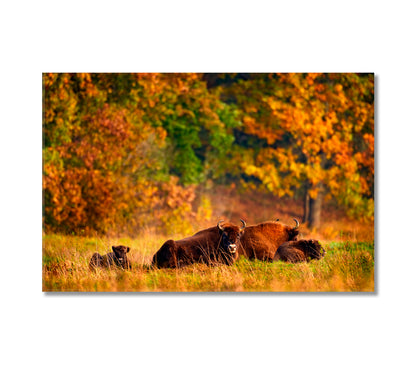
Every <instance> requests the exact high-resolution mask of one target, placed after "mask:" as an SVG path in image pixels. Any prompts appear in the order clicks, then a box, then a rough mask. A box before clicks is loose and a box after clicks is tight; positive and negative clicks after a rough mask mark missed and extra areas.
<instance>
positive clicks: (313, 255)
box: [273, 240, 326, 262]
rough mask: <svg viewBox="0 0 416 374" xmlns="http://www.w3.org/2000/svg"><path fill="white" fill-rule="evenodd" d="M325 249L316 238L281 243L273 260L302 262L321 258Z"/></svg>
mask: <svg viewBox="0 0 416 374" xmlns="http://www.w3.org/2000/svg"><path fill="white" fill-rule="evenodd" d="M325 253H326V252H325V250H324V249H323V248H322V246H321V244H320V243H319V242H318V241H317V240H297V241H290V242H286V243H283V244H282V245H281V246H280V247H279V248H278V249H277V251H276V253H275V255H274V258H273V260H274V261H278V260H280V261H286V262H302V261H309V260H313V259H318V260H319V259H321V258H322V257H324V256H325Z"/></svg>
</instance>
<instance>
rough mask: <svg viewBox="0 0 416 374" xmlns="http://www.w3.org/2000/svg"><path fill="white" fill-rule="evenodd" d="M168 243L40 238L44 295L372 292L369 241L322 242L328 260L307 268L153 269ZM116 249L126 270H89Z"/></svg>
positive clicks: (241, 264)
mask: <svg viewBox="0 0 416 374" xmlns="http://www.w3.org/2000/svg"><path fill="white" fill-rule="evenodd" d="M166 239H168V238H167V237H163V236H159V235H155V234H150V233H149V234H147V235H143V236H141V237H140V238H136V239H132V238H128V237H125V238H123V237H121V238H104V237H94V238H92V237H80V236H63V235H57V234H52V235H47V234H44V236H43V259H42V271H43V291H84V292H92V291H104V292H114V291H123V292H130V291H133V292H134V291H144V292H163V291H170V292H183V291H191V292H211V291H223V292H234V291H237V292H251V291H266V292H270V291H278V292H282V291H283V292H285V291H288V292H294V291H300V292H306V291H314V292H315V291H322V292H331V291H355V292H356V291H367V292H371V291H374V243H373V242H360V241H355V242H354V241H325V240H322V241H321V242H322V244H323V246H324V248H325V250H326V251H327V254H326V256H325V257H324V258H323V259H321V260H319V261H317V260H313V261H311V262H309V263H298V264H289V263H284V262H280V261H279V262H274V263H267V262H262V261H249V260H247V259H245V258H240V259H238V261H237V262H236V263H235V264H234V265H232V266H226V265H221V266H218V267H210V266H207V265H203V264H194V265H191V266H188V267H185V268H182V269H152V268H151V267H150V266H149V264H150V262H151V259H152V256H153V254H154V252H155V251H156V250H157V249H158V248H159V247H160V246H161V244H163V242H164V241H165V240H166ZM118 244H120V245H127V246H129V247H130V248H131V250H130V253H129V254H128V255H129V258H130V260H131V262H132V269H131V270H130V271H125V270H121V269H97V270H93V271H91V270H90V269H89V267H88V263H89V260H90V258H91V256H92V254H93V253H94V252H99V253H101V254H104V253H107V252H110V251H111V245H118Z"/></svg>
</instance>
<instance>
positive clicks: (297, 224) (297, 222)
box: [293, 218, 299, 229]
mask: <svg viewBox="0 0 416 374" xmlns="http://www.w3.org/2000/svg"><path fill="white" fill-rule="evenodd" d="M293 220H294V221H295V222H296V226H295V227H294V228H295V229H297V228H298V227H299V221H298V220H297V219H296V218H293Z"/></svg>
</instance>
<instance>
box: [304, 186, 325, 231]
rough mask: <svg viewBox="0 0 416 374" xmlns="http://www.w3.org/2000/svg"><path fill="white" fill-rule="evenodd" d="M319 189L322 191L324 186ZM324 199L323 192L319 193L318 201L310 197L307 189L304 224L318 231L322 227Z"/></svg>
mask: <svg viewBox="0 0 416 374" xmlns="http://www.w3.org/2000/svg"><path fill="white" fill-rule="evenodd" d="M319 187H320V190H322V186H319ZM322 197H323V195H322V191H319V192H318V196H317V197H316V199H312V198H311V197H310V196H309V188H306V192H305V200H304V203H305V204H304V222H305V223H307V224H308V225H309V227H310V228H311V229H313V228H316V229H317V228H319V226H320V225H321V210H322Z"/></svg>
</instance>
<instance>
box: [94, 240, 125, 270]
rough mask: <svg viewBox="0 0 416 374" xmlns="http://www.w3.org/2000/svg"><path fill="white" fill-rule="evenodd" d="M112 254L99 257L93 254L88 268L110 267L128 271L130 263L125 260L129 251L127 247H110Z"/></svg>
mask: <svg viewBox="0 0 416 374" xmlns="http://www.w3.org/2000/svg"><path fill="white" fill-rule="evenodd" d="M111 248H112V250H113V252H110V253H107V254H105V255H104V256H101V255H100V254H99V253H94V254H93V255H92V257H91V260H90V268H91V269H94V268H96V267H103V268H105V267H107V268H108V267H111V266H119V267H122V268H123V269H130V268H131V265H130V261H129V260H128V258H127V253H128V252H129V251H130V248H129V247H126V246H124V245H118V246H112V247H111Z"/></svg>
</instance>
